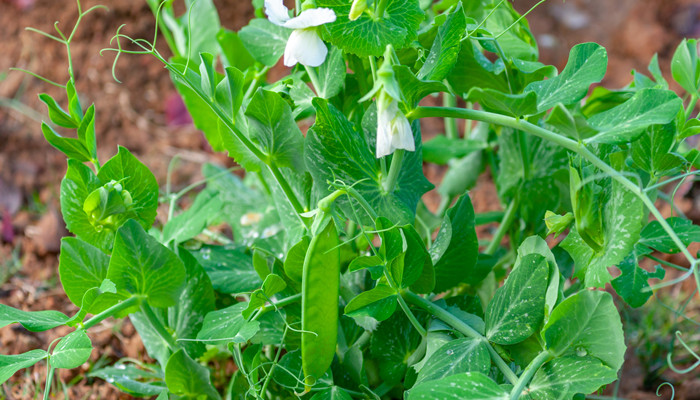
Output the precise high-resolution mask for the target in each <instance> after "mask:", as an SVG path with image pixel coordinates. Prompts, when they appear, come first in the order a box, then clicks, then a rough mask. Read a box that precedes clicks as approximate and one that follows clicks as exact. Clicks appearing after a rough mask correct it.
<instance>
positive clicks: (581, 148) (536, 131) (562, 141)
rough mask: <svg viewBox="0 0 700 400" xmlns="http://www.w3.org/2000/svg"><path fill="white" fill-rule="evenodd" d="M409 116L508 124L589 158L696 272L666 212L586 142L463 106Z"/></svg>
mask: <svg viewBox="0 0 700 400" xmlns="http://www.w3.org/2000/svg"><path fill="white" fill-rule="evenodd" d="M407 117H408V118H413V119H416V118H426V117H438V118H444V117H453V118H463V119H470V120H475V121H482V122H487V123H490V124H495V125H501V126H507V127H510V128H514V129H519V130H522V131H525V132H527V133H529V134H531V135H535V136H537V137H540V138H542V139H545V140H548V141H550V142H552V143H554V144H557V145H559V146H561V147H563V148H565V149H567V150H569V151H572V152H574V153H576V154H579V155H580V156H581V157H583V158H584V159H586V160H587V161H588V162H590V163H591V164H593V165H595V166H596V167H597V168H598V169H600V170H601V171H602V172H603V173H605V174H607V175H609V176H610V177H611V178H613V179H614V180H616V181H617V182H619V183H620V184H621V185H622V186H624V187H625V189H627V190H629V191H630V192H632V193H633V194H634V195H635V196H637V197H638V198H640V199H641V200H642V202H643V203H644V205H645V206H646V207H647V208H648V209H649V211H650V212H651V214H652V215H653V216H654V217H655V218H656V219H657V220H658V221H659V224H661V227H662V228H663V229H664V231H666V233H668V235H669V236H670V237H671V239H672V240H673V242H674V243H675V244H676V245H677V246H678V248H679V249H681V252H682V253H683V255H684V256H685V257H686V258H687V259H688V262H689V263H690V264H691V270H692V271H695V269H696V268H695V267H696V266H697V260H696V259H695V258H694V257H693V256H692V254H690V252H689V251H688V249H687V248H686V247H685V246H684V245H683V242H682V241H681V239H680V238H679V237H678V235H677V234H676V232H675V231H674V230H673V228H671V226H670V225H669V224H668V222H666V220H665V219H664V217H663V215H661V213H660V212H659V210H657V209H656V207H655V206H654V203H653V201H652V200H651V199H650V198H649V197H648V196H647V195H646V193H645V192H644V190H643V189H641V188H640V187H639V186H637V185H636V184H634V183H633V182H632V181H630V180H629V179H627V178H626V177H624V176H623V175H622V174H620V173H619V172H618V171H616V170H615V169H614V168H613V167H611V166H609V165H608V164H606V163H605V162H604V161H603V160H601V159H600V158H598V157H597V156H596V155H595V154H593V153H592V152H591V151H590V150H589V149H588V148H586V146H585V145H584V144H583V143H580V142H576V141H574V140H572V139H569V138H567V137H565V136H561V135H558V134H556V133H554V132H552V131H550V130H547V129H544V128H542V127H539V126H537V125H534V124H532V123H530V122H527V121H524V120H522V119H516V118H513V117H509V116H506V115H501V114H496V113H491V112H487V111H481V110H469V109H463V108H448V107H417V108H416V109H415V110H413V111H411V112H409V113H408V115H407ZM695 275H696V276H695V279H696V283H698V286H700V277H698V274H697V273H696V274H695Z"/></svg>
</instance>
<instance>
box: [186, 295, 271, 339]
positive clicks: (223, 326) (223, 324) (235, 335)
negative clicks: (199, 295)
mask: <svg viewBox="0 0 700 400" xmlns="http://www.w3.org/2000/svg"><path fill="white" fill-rule="evenodd" d="M247 306H248V303H245V302H243V303H236V304H234V305H232V306H230V307H226V308H223V309H221V310H216V311H212V312H209V313H207V315H206V316H205V317H204V323H203V325H202V329H201V330H200V331H199V333H198V334H197V340H199V341H202V342H204V343H206V344H212V345H216V344H226V343H230V342H234V343H245V342H247V341H248V340H250V338H252V337H253V336H254V335H255V334H256V333H257V332H258V329H259V328H260V323H259V322H258V321H251V322H248V321H246V319H245V318H243V314H242V313H243V310H245V309H246V307H247Z"/></svg>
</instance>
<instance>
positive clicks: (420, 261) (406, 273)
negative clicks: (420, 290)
mask: <svg viewBox="0 0 700 400" xmlns="http://www.w3.org/2000/svg"><path fill="white" fill-rule="evenodd" d="M401 232H402V233H403V237H404V239H405V240H406V253H405V254H404V257H403V272H402V274H403V279H402V280H401V281H400V283H401V287H402V288H406V287H409V286H412V285H413V284H415V283H416V282H417V281H418V280H419V279H421V277H422V276H423V274H424V269H426V264H428V263H430V265H429V267H427V268H430V269H432V262H431V260H430V254H429V253H428V250H427V249H426V248H425V243H423V239H422V238H421V237H420V234H419V233H418V231H416V228H414V227H413V225H406V226H402V227H401Z"/></svg>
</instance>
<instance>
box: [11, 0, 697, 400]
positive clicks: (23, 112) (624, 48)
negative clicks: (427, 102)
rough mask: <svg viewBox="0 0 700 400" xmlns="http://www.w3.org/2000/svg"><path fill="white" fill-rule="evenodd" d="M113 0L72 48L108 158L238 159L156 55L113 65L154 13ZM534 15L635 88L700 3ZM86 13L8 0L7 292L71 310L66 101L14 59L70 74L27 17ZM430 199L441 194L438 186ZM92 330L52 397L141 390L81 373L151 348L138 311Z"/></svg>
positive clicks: (21, 340)
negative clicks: (220, 148) (61, 134)
mask: <svg viewBox="0 0 700 400" xmlns="http://www.w3.org/2000/svg"><path fill="white" fill-rule="evenodd" d="M535 2H536V1H534V0H524V1H520V0H518V1H515V6H516V8H518V9H519V10H520V11H521V12H523V11H525V10H527V9H528V8H529V7H530V6H531V5H532V4H534V3H535ZM103 3H105V5H107V6H108V7H109V10H108V11H104V10H98V11H96V12H94V14H91V15H89V16H87V17H86V19H85V20H84V22H83V25H82V27H81V28H80V29H79V30H78V33H77V36H76V38H75V41H74V44H73V46H72V52H73V62H74V65H75V74H76V80H77V89H78V92H79V93H80V94H81V100H82V102H83V104H84V105H85V104H90V103H92V102H95V103H96V110H97V116H98V118H97V138H98V147H99V151H98V154H99V156H100V158H101V159H103V160H106V159H108V158H109V157H110V156H111V155H113V154H114V153H116V150H117V145H124V146H126V147H128V148H129V149H130V150H131V151H132V152H134V153H135V154H136V155H137V156H138V157H139V158H140V159H141V160H142V161H143V162H144V163H145V164H146V165H148V166H149V167H150V168H151V169H152V170H153V171H154V173H155V175H156V178H157V179H158V181H159V182H160V183H161V185H163V184H164V183H165V179H166V172H167V166H168V163H169V162H170V160H171V159H172V157H173V156H175V155H179V157H180V158H181V161H180V163H179V164H178V166H177V168H176V170H175V173H174V174H173V185H174V187H175V188H177V187H182V186H184V185H187V184H188V183H190V182H193V181H194V180H196V179H198V178H199V168H200V165H201V164H202V163H204V162H217V163H220V164H224V165H233V163H232V161H230V160H228V159H227V158H226V157H225V156H223V155H221V154H213V153H212V152H211V151H210V149H209V148H208V146H207V144H206V142H205V140H204V139H203V137H202V135H201V134H200V133H199V132H197V131H196V130H195V129H194V128H193V127H192V126H190V125H187V124H184V125H181V124H179V122H178V120H179V119H180V118H179V117H180V116H178V115H172V112H173V108H174V106H173V104H177V102H176V101H175V102H173V99H174V96H176V93H175V91H174V89H173V86H172V84H171V82H170V79H169V77H168V74H167V73H166V71H165V70H164V69H163V68H162V65H160V64H159V62H158V61H157V60H155V59H154V58H151V57H148V56H124V57H122V58H121V59H120V62H119V64H118V65H117V68H116V70H115V72H116V76H117V77H118V78H119V79H120V80H121V82H122V83H117V82H115V81H114V79H113V78H112V75H111V73H110V71H111V68H112V62H113V57H114V55H113V53H105V55H104V56H100V53H99V52H100V50H101V49H103V48H107V47H110V39H111V38H112V36H113V35H114V33H115V31H116V29H117V28H118V27H119V25H121V24H126V26H125V28H124V30H123V33H125V34H128V35H130V36H132V37H140V38H150V37H151V36H152V34H153V31H154V21H153V17H152V15H151V12H150V9H149V8H148V7H147V6H146V4H145V1H140V0H137V1H134V0H111V1H103ZM215 3H217V5H218V6H219V10H220V14H221V20H222V23H223V25H224V26H226V27H228V28H231V29H239V28H240V27H242V26H243V25H245V24H246V22H247V21H248V20H249V19H250V18H252V17H253V14H252V8H251V7H250V5H249V4H250V3H249V2H248V1H247V0H227V1H215ZM95 4H98V2H96V1H94V0H90V1H87V0H85V1H84V2H83V6H84V8H88V7H90V6H92V5H95ZM529 19H530V21H531V27H532V30H533V32H534V33H535V35H536V36H537V38H538V40H539V41H540V43H541V53H542V61H543V62H546V63H551V64H554V65H557V66H558V67H559V68H560V69H561V67H563V65H564V64H565V63H566V58H567V56H568V50H569V48H570V47H571V46H573V45H574V44H576V43H579V42H585V41H596V42H599V43H601V44H602V45H604V46H606V47H607V48H608V54H609V56H610V66H609V68H608V76H607V77H606V79H605V81H604V84H606V85H608V86H611V87H622V86H624V85H625V84H626V83H627V82H628V81H629V78H630V75H629V71H630V70H631V69H632V68H637V69H639V70H645V67H646V65H647V63H648V62H649V59H650V58H651V56H652V55H653V54H654V53H656V52H658V53H659V57H660V63H661V68H662V70H663V71H664V72H668V64H669V61H670V57H671V55H672V54H673V49H675V46H676V44H677V43H678V41H679V40H680V38H681V37H682V36H693V35H695V36H700V22H699V21H700V6H698V4H697V0H666V1H664V0H616V1H610V0H567V2H566V3H562V2H561V1H558V0H556V1H555V0H550V2H548V3H545V5H543V6H541V7H540V8H538V9H537V10H535V11H534V12H533V13H532V14H531V15H530V16H529ZM75 20H76V8H75V4H74V2H72V1H70V0H62V1H55V0H0V54H2V57H0V216H1V217H2V224H1V225H0V228H1V229H0V303H2V304H7V305H10V306H13V307H18V308H22V309H25V310H45V309H55V310H59V311H62V312H64V313H66V314H69V315H70V314H72V313H74V312H75V311H76V308H75V306H73V305H72V304H71V303H70V302H69V301H68V300H67V298H66V297H65V296H64V294H63V291H62V289H61V287H60V284H59V283H58V279H57V272H56V271H57V264H58V263H57V253H58V248H59V245H60V238H61V237H62V236H64V235H66V234H67V232H66V230H65V226H64V224H63V220H62V219H61V216H60V211H59V206H58V201H59V193H58V185H59V183H60V180H61V178H62V176H63V174H64V172H65V168H66V162H65V158H64V156H63V155H62V154H61V153H59V152H58V151H57V150H55V149H53V148H52V147H50V146H49V145H48V144H47V143H46V142H45V140H44V139H43V137H42V134H41V131H40V124H39V121H40V120H41V119H42V118H44V119H45V118H46V117H45V115H46V111H45V107H43V105H42V104H41V103H40V102H39V101H38V99H37V94H38V93H41V92H46V93H49V94H51V95H53V96H55V97H57V98H59V99H60V98H62V95H61V93H60V90H58V89H57V88H56V87H53V86H51V85H48V84H46V83H44V82H41V81H38V80H37V79H35V78H32V77H30V76H28V75H26V74H23V73H21V72H16V71H8V70H9V68H10V67H17V68H23V69H28V70H31V71H33V72H35V73H38V74H40V75H43V76H45V77H47V78H49V79H51V80H54V81H58V82H65V81H66V80H67V73H66V66H67V62H66V54H65V49H64V48H63V47H62V46H61V45H60V44H58V43H55V42H53V41H51V40H49V39H47V38H45V37H42V36H39V35H37V34H35V33H31V32H28V31H25V30H24V28H25V27H28V26H31V27H34V28H38V29H41V30H44V31H49V32H50V31H51V30H52V25H53V23H54V21H59V26H60V27H61V28H62V29H64V30H69V29H70V27H72V25H73V23H74V22H75ZM160 44H161V45H160V46H159V51H161V52H162V53H163V54H168V51H167V49H166V48H164V46H163V45H164V41H162V40H161V41H160ZM135 71H136V72H137V73H134V72H135ZM280 72H282V71H280ZM1 106H4V107H1ZM169 113H170V114H169ZM176 114H177V112H176ZM441 130H442V125H441V122H439V121H426V123H425V125H424V132H425V133H426V135H434V134H435V133H437V132H440V131H441ZM442 173H443V172H442V170H441V169H440V168H437V167H435V166H426V175H428V176H429V177H430V178H431V179H433V180H435V181H438V180H439V179H440V177H441V175H442ZM472 196H473V198H474V204H475V207H476V208H477V211H478V212H482V211H488V210H493V209H499V205H498V200H497V196H496V193H495V190H494V186H493V184H492V182H491V180H490V178H489V177H488V176H487V175H485V176H483V177H482V179H481V180H480V181H479V185H478V186H477V188H476V189H475V190H474V191H473V192H472ZM428 201H429V202H434V201H435V197H434V196H433V197H430V198H429V199H428ZM683 208H684V209H685V210H686V211H692V210H693V208H695V209H697V207H693V203H692V200H687V201H686V202H685V203H684V204H683ZM485 233H488V229H487V231H486V232H485ZM66 333H67V330H63V329H61V328H59V329H56V330H54V331H50V332H48V333H30V332H28V331H26V330H24V329H22V328H21V327H19V328H18V327H15V326H13V327H7V328H3V329H0V353H2V354H17V353H21V352H25V351H28V350H31V349H34V348H42V347H43V348H45V347H46V344H47V343H50V342H51V341H52V340H53V339H54V338H56V337H59V336H62V335H64V334H66ZM91 339H92V341H93V344H94V345H95V347H96V350H95V351H94V352H93V354H92V357H91V360H90V362H88V363H86V364H85V365H84V366H83V367H82V368H80V369H78V370H75V371H61V373H60V374H59V378H60V381H61V382H62V384H60V386H59V390H56V391H55V393H56V397H53V396H52V398H71V399H127V398H130V397H129V396H126V395H124V394H121V393H120V392H119V391H117V390H116V389H114V388H113V387H112V386H111V385H109V384H107V383H106V382H104V381H101V380H90V379H87V378H81V377H83V376H84V375H85V373H86V372H87V371H88V370H89V368H91V366H92V365H93V364H94V362H95V361H97V360H98V359H101V358H106V359H108V360H112V361H113V360H116V359H117V358H120V357H132V358H137V359H147V356H146V355H145V352H144V349H143V345H142V344H141V342H140V339H139V338H138V336H137V335H135V334H134V329H133V326H132V325H131V324H130V323H129V321H128V320H125V321H120V322H119V321H107V322H105V323H104V324H102V325H101V326H100V327H99V328H97V329H94V330H91ZM631 361H632V362H631V363H630V365H631V366H632V367H631V369H627V370H625V371H624V372H623V375H622V377H623V380H622V381H623V385H622V387H621V391H620V395H621V396H624V397H626V398H629V399H646V398H649V399H651V398H655V399H656V398H657V397H655V396H654V395H653V394H651V393H649V392H643V391H639V389H641V388H642V384H641V382H640V381H641V375H643V371H641V370H640V369H639V368H637V367H635V365H638V363H635V362H634V360H631ZM635 368H637V369H635ZM45 372H46V371H45V368H44V366H42V365H37V366H35V367H33V368H31V369H29V370H27V371H26V372H21V373H19V374H17V375H16V376H15V377H14V378H12V379H11V380H10V381H9V382H8V383H6V384H4V385H3V386H2V387H0V399H2V398H8V399H27V398H35V397H38V395H39V394H40V393H41V392H42V390H43V384H44V381H45ZM678 381H681V379H680V378H679V380H678ZM69 382H71V384H70V385H68V384H67V383H69ZM685 382H687V383H684V384H682V385H680V388H681V389H680V390H681V393H677V397H676V398H677V399H678V398H680V399H686V400H691V399H699V398H700V384H699V383H698V382H699V381H698V380H697V376H696V379H695V380H693V379H686V380H685ZM664 398H670V397H668V396H667V397H664Z"/></svg>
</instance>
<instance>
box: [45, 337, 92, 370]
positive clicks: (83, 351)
mask: <svg viewBox="0 0 700 400" xmlns="http://www.w3.org/2000/svg"><path fill="white" fill-rule="evenodd" d="M90 353H92V342H91V341H90V338H89V337H88V335H87V333H85V331H84V330H77V331H73V332H71V333H69V334H68V336H66V337H64V338H63V339H61V341H59V342H58V344H57V345H56V347H55V348H54V349H53V352H52V353H51V357H50V358H49V363H50V364H51V367H53V368H65V369H72V368H78V367H79V366H81V365H83V364H84V363H85V362H86V361H87V360H88V359H89V358H90Z"/></svg>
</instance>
